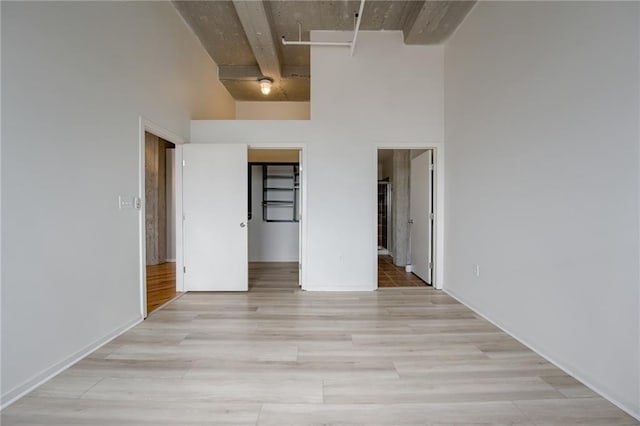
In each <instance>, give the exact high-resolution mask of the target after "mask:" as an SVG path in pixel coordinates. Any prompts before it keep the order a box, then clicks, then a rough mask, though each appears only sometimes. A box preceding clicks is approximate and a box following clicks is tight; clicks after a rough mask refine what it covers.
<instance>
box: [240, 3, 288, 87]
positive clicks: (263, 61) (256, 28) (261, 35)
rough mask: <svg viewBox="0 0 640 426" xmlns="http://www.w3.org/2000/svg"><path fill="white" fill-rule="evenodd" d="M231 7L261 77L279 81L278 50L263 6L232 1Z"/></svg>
mask: <svg viewBox="0 0 640 426" xmlns="http://www.w3.org/2000/svg"><path fill="white" fill-rule="evenodd" d="M233 5H234V7H235V9H236V12H237V14H238V18H239V19H240V23H241V24H242V28H243V29H244V32H245V34H246V36H247V40H249V44H250V45H251V50H253V54H254V55H255V57H256V62H257V63H258V66H259V67H260V71H261V72H262V75H263V76H265V77H270V78H272V79H274V80H279V79H280V78H282V65H281V63H282V62H281V60H280V50H279V46H278V44H277V40H276V38H275V37H274V34H273V31H272V29H271V28H272V25H271V18H270V16H269V12H268V10H267V9H266V7H265V4H264V3H263V2H262V1H255V0H254V1H249V0H233Z"/></svg>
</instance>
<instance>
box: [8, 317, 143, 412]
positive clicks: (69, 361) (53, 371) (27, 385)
mask: <svg viewBox="0 0 640 426" xmlns="http://www.w3.org/2000/svg"><path fill="white" fill-rule="evenodd" d="M142 320H143V319H142V317H138V318H136V319H134V320H132V321H129V322H128V323H126V324H125V325H123V326H121V327H118V328H117V329H115V330H114V331H112V332H111V333H109V334H107V335H106V336H104V337H102V338H100V339H98V340H96V341H95V342H93V343H91V344H89V345H87V346H85V347H84V348H82V349H80V350H79V351H77V352H75V353H74V354H72V355H71V356H69V357H67V358H65V359H63V360H62V361H60V362H57V363H56V364H54V365H52V366H51V367H49V368H47V369H45V370H43V371H41V372H40V373H38V374H36V375H35V376H33V377H32V378H31V379H29V380H27V381H26V382H24V383H22V384H21V385H18V386H16V387H15V388H13V389H11V390H10V391H8V392H6V393H4V394H2V396H0V401H1V403H0V411H1V410H4V409H5V408H7V407H8V406H9V405H11V404H13V403H14V402H16V401H17V400H19V399H20V398H22V397H23V396H25V395H26V394H28V393H29V392H31V391H32V390H34V389H35V388H37V387H38V386H40V385H42V384H43V383H45V382H46V381H48V380H50V379H52V378H53V377H54V376H57V375H58V374H60V373H61V372H63V371H64V370H66V369H67V368H69V367H71V366H72V365H73V364H75V363H76V362H78V361H80V360H81V359H82V358H84V357H85V356H87V355H89V354H90V353H91V352H93V351H95V350H96V349H99V348H100V347H102V346H104V345H105V344H107V343H109V342H110V341H111V340H113V339H115V338H116V337H118V336H120V335H121V334H123V333H125V332H126V331H128V330H129V329H131V328H133V327H135V326H136V325H138V324H140V323H141V322H142Z"/></svg>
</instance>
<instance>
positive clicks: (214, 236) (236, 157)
mask: <svg viewBox="0 0 640 426" xmlns="http://www.w3.org/2000/svg"><path fill="white" fill-rule="evenodd" d="M183 159H184V168H183V205H184V216H185V220H184V265H185V269H186V271H185V274H184V287H185V291H247V290H248V262H247V261H248V254H247V249H248V242H247V208H248V206H247V190H248V185H247V165H248V163H247V146H246V145H241V144H220V145H218V144H193V145H192V144H187V145H184V148H183Z"/></svg>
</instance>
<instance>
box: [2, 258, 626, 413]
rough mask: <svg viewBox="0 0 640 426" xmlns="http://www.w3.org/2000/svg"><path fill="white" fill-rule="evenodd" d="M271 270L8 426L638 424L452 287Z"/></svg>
mask: <svg viewBox="0 0 640 426" xmlns="http://www.w3.org/2000/svg"><path fill="white" fill-rule="evenodd" d="M261 266H264V265H254V268H258V270H257V271H256V270H254V274H253V276H254V278H253V279H254V283H253V285H252V289H251V291H249V292H247V293H187V294H185V295H184V296H182V297H181V298H179V299H177V300H175V301H173V302H171V303H170V304H168V305H167V306H165V307H164V308H162V309H159V310H158V311H156V312H155V313H154V314H152V315H150V316H149V318H148V319H147V320H145V321H144V322H142V323H141V324H139V325H138V326H136V327H135V328H133V329H132V330H130V331H128V332H127V333H125V334H123V335H122V336H120V337H118V338H116V339H115V340H113V341H111V342H110V343H108V344H106V345H105V346H103V347H102V348H100V349H98V350H97V351H95V352H94V353H93V354H91V355H90V356H88V357H87V358H85V359H83V360H82V361H80V362H79V363H77V364H76V365H74V366H73V367H71V368H69V369H68V370H66V371H65V372H63V373H62V374H60V375H58V376H57V377H55V378H54V379H52V380H50V381H49V382H47V383H45V384H44V385H42V386H40V387H39V388H38V389H36V390H35V391H33V392H32V393H30V394H29V395H27V396H26V397H24V398H22V399H21V400H19V401H17V402H16V403H14V404H13V405H11V406H9V407H8V408H7V409H6V410H5V411H4V412H3V413H2V425H3V426H11V425H70V424H82V425H100V426H108V425H117V426H126V425H136V426H138V425H205V424H206V425H211V424H225V425H227V424H251V425H255V424H260V425H283V424H299V425H303V424H365V425H376V424H388V425H391V424H393V425H401V424H412V425H417V424H420V425H451V424H456V425H463V424H475V425H478V424H483V425H489V424H501V425H506V424H509V425H542V424H544V425H577V424H581V425H582V424H594V425H635V424H638V423H637V422H636V421H635V420H634V419H633V418H631V417H629V416H627V415H626V414H624V413H623V412H622V411H621V410H619V409H618V408H616V407H615V406H614V405H612V404H611V403H609V402H607V401H606V400H604V399H602V398H601V397H599V396H598V395H596V394H594V393H593V392H592V391H590V390H589V389H588V388H586V387H585V386H583V385H582V384H580V383H579V382H578V381H576V380H575V379H573V378H571V377H570V376H568V375H566V374H565V373H563V372H562V371H561V370H559V369H557V368H556V367H554V366H553V365H551V364H550V363H548V362H546V361H545V360H544V359H543V358H541V357H540V356H538V355H536V354H535V353H533V352H532V351H530V350H528V349H527V348H526V347H524V346H523V345H521V344H519V343H518V342H517V341H515V340H514V339H512V338H511V337H509V336H508V335H506V334H505V333H503V332H501V331H500V330H498V329H497V328H496V327H494V326H492V325H491V324H490V323H488V322H487V321H485V320H483V319H481V318H479V317H478V316H477V315H475V314H474V313H473V312H472V311H470V310H469V309H468V308H466V307H465V306H463V305H461V304H459V303H457V302H456V301H455V300H454V299H452V298H451V297H449V296H448V295H446V294H445V293H443V292H441V291H437V290H434V289H432V288H431V287H422V288H389V289H381V290H378V291H376V292H361V293H330V292H303V291H299V290H297V288H296V282H297V281H295V280H294V279H293V278H292V277H295V274H294V272H295V269H294V270H293V271H292V269H291V265H280V266H281V268H280V269H279V268H278V267H277V265H276V266H274V265H269V266H267V267H266V268H262V269H261ZM255 272H257V274H256V273H255ZM276 276H280V277H284V278H281V279H282V280H283V281H282V282H280V284H278V281H279V279H277V278H275V277H276ZM296 280H297V278H296Z"/></svg>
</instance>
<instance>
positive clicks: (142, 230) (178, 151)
mask: <svg viewBox="0 0 640 426" xmlns="http://www.w3.org/2000/svg"><path fill="white" fill-rule="evenodd" d="M138 123H139V124H138V129H139V135H138V140H139V146H138V149H139V151H138V158H139V162H138V182H139V184H138V194H139V195H138V197H139V198H140V200H141V201H142V202H141V203H140V214H139V216H138V229H139V232H138V235H139V246H140V250H139V253H140V259H139V260H140V261H139V266H140V313H141V314H142V318H146V317H147V314H148V312H147V229H146V223H145V219H146V217H145V215H146V207H145V203H144V198H145V191H146V188H145V170H144V166H145V136H144V135H145V132H149V133H151V134H153V135H155V136H158V137H160V138H162V139H164V140H167V141H169V142H171V143H173V144H174V145H175V146H176V148H175V171H176V178H175V182H174V183H173V184H174V185H175V189H176V200H175V201H176V218H175V222H176V235H175V242H176V291H184V276H183V274H181V273H179V271H182V270H183V267H184V259H183V247H182V145H184V144H185V143H187V141H186V140H185V139H183V138H182V137H180V136H178V135H176V134H175V133H173V132H171V131H169V130H167V129H165V128H163V127H161V126H159V125H157V124H155V123H154V122H152V121H151V120H149V119H147V118H145V117H143V116H140V117H139V118H138Z"/></svg>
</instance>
